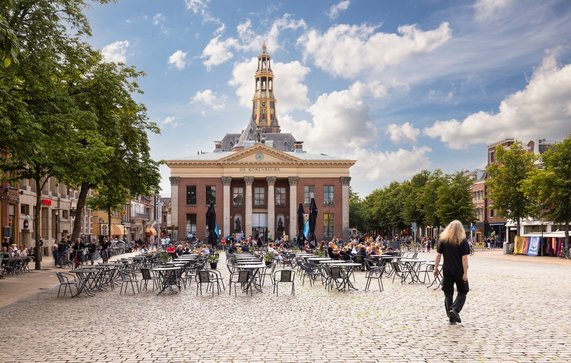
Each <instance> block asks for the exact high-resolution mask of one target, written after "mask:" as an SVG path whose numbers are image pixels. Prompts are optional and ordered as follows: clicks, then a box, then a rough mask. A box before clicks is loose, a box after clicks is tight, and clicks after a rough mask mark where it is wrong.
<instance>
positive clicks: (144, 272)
mask: <svg viewBox="0 0 571 363" xmlns="http://www.w3.org/2000/svg"><path fill="white" fill-rule="evenodd" d="M141 276H142V277H141V281H140V282H141V286H140V287H139V288H140V289H143V287H144V288H145V291H147V285H148V284H149V281H151V282H152V286H153V291H155V287H156V286H157V279H156V278H155V277H154V276H153V274H152V273H151V269H149V268H146V267H142V268H141Z"/></svg>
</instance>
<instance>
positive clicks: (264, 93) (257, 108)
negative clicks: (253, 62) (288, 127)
mask: <svg viewBox="0 0 571 363" xmlns="http://www.w3.org/2000/svg"><path fill="white" fill-rule="evenodd" d="M255 81H256V82H255V91H254V98H253V99H252V104H253V105H252V121H254V122H255V124H256V126H257V127H258V128H260V129H261V131H262V132H263V133H280V125H279V124H278V117H277V113H276V103H277V100H276V98H275V96H274V73H273V72H272V65H271V57H270V55H269V54H268V52H267V49H266V44H264V45H263V46H262V54H260V55H259V56H258V69H257V70H256V75H255Z"/></svg>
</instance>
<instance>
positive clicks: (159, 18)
mask: <svg viewBox="0 0 571 363" xmlns="http://www.w3.org/2000/svg"><path fill="white" fill-rule="evenodd" d="M165 20H166V18H165V16H164V15H163V14H162V13H157V14H155V15H154V16H153V25H155V26H158V25H161V24H162V23H164V21H165Z"/></svg>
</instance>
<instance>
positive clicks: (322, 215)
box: [167, 46, 355, 240]
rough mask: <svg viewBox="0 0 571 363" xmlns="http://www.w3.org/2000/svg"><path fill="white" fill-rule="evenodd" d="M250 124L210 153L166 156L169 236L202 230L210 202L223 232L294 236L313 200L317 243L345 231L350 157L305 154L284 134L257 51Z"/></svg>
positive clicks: (269, 75) (265, 64) (266, 66)
mask: <svg viewBox="0 0 571 363" xmlns="http://www.w3.org/2000/svg"><path fill="white" fill-rule="evenodd" d="M252 102H253V107H252V115H251V118H250V122H249V123H248V125H247V126H246V128H245V129H244V130H243V131H242V132H241V133H240V134H226V135H225V136H224V137H223V138H222V140H221V141H217V142H215V148H214V151H213V152H211V153H202V154H199V155H196V156H193V157H189V158H184V159H175V160H169V161H167V165H168V166H169V167H170V169H171V178H170V181H171V203H172V204H171V219H172V220H171V222H172V225H171V226H172V227H171V228H172V229H173V230H174V231H173V239H175V240H176V239H179V240H182V239H185V238H186V237H187V236H188V235H189V234H192V235H193V236H196V237H197V238H199V239H205V238H206V236H207V235H208V232H207V228H206V211H207V209H208V206H209V205H210V203H214V204H215V209H216V216H217V218H216V222H217V224H218V228H219V230H220V232H221V233H222V234H223V235H224V236H225V235H229V234H231V233H236V232H239V233H242V234H243V235H245V236H249V235H253V236H258V235H260V234H264V235H265V236H268V237H269V238H273V237H274V238H275V236H276V235H277V234H279V235H289V236H291V237H294V236H296V235H297V233H298V232H297V231H298V226H297V219H296V215H297V209H298V206H299V204H300V203H302V204H303V205H304V209H305V212H306V213H307V212H308V208H309V203H310V200H311V198H315V201H316V203H317V207H318V211H319V212H318V218H317V223H316V229H315V235H316V238H317V239H318V240H321V239H324V240H327V239H331V238H333V237H334V236H339V237H344V238H346V237H347V236H348V231H349V183H350V180H351V178H350V176H349V168H350V167H351V166H353V165H354V164H355V160H345V159H340V158H336V157H333V156H329V155H325V154H318V153H308V152H305V151H304V150H303V142H302V141H298V140H296V139H295V138H294V136H293V135H292V134H289V133H282V132H281V129H280V126H279V122H278V119H277V112H276V105H277V99H276V97H275V94H274V80H273V72H272V69H271V57H270V56H269V54H267V52H266V48H265V46H264V47H263V49H262V54H260V55H259V56H258V69H257V71H256V73H255V90H254V97H253V101H252Z"/></svg>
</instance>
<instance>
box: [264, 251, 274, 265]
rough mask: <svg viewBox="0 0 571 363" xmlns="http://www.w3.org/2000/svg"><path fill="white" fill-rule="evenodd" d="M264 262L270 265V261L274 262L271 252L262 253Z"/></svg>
mask: <svg viewBox="0 0 571 363" xmlns="http://www.w3.org/2000/svg"><path fill="white" fill-rule="evenodd" d="M264 262H265V263H266V266H271V264H272V262H274V254H273V253H271V252H266V253H265V254H264Z"/></svg>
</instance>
